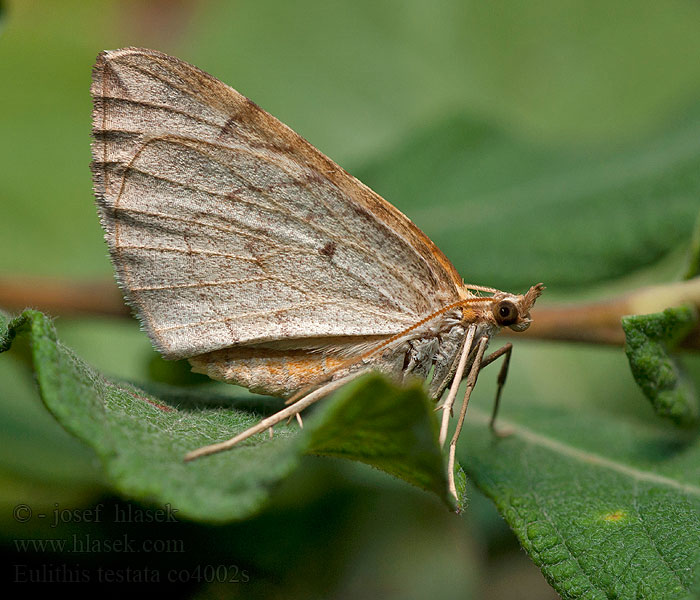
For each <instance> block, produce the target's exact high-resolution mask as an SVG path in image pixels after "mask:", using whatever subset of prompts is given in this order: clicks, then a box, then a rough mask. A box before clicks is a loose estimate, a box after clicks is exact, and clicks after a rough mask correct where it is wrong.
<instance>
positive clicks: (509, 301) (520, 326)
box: [491, 283, 544, 331]
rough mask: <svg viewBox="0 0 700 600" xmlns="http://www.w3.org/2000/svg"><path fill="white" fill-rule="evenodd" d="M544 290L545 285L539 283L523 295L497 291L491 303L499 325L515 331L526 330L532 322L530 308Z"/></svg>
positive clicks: (494, 316) (492, 311)
mask: <svg viewBox="0 0 700 600" xmlns="http://www.w3.org/2000/svg"><path fill="white" fill-rule="evenodd" d="M543 290H544V285H543V284H541V283H538V284H537V285H533V286H532V287H531V288H530V289H529V290H528V291H527V293H525V294H523V295H522V296H521V295H519V294H508V293H507V292H496V293H495V294H494V295H493V302H492V303H491V313H492V314H493V318H494V319H495V320H496V324H497V325H498V326H499V327H510V328H511V329H512V330H513V331H525V330H526V329H527V328H528V327H530V323H532V318H531V317H530V309H531V308H532V305H533V304H534V303H535V300H537V298H539V297H540V294H542V291H543Z"/></svg>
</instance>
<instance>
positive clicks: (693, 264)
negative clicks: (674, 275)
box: [681, 213, 700, 279]
mask: <svg viewBox="0 0 700 600" xmlns="http://www.w3.org/2000/svg"><path fill="white" fill-rule="evenodd" d="M698 276H700V213H698V216H697V218H696V219H695V229H694V230H693V236H692V238H691V240H690V245H689V246H688V257H687V259H686V264H685V267H684V269H683V273H682V276H681V278H682V279H693V278H694V277H698Z"/></svg>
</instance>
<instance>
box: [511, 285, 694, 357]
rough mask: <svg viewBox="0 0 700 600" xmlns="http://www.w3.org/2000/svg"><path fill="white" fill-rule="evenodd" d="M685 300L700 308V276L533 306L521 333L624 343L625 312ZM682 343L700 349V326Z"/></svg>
mask: <svg viewBox="0 0 700 600" xmlns="http://www.w3.org/2000/svg"><path fill="white" fill-rule="evenodd" d="M683 304H691V305H694V306H695V307H696V308H697V309H698V310H700V278H695V279H690V280H688V281H679V282H674V283H668V284H664V285H658V286H650V287H644V288H639V289H637V290H634V291H632V292H628V293H626V294H624V295H621V296H616V297H613V298H609V299H605V300H600V301H597V302H581V303H574V304H559V305H556V304H555V305H549V306H547V305H546V304H545V305H544V306H539V307H536V308H535V309H533V311H532V318H533V323H532V325H531V326H530V328H529V329H528V330H527V331H525V332H524V333H521V334H518V336H527V337H529V338H533V339H543V340H561V341H567V342H588V343H594V344H609V345H614V346H622V345H623V344H624V343H625V333H624V331H623V330H622V325H621V324H620V319H621V318H622V317H623V316H625V315H640V314H649V313H655V312H661V311H663V310H665V309H667V308H669V307H673V306H681V305H683ZM681 347H683V348H686V349H689V350H700V327H697V326H696V327H695V329H693V331H691V333H690V334H689V335H688V336H687V337H686V338H685V340H683V342H682V343H681Z"/></svg>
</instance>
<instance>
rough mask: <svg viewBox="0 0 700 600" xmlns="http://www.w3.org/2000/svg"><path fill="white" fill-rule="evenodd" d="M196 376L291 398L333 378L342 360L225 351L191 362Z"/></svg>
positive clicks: (280, 352) (316, 355)
mask: <svg viewBox="0 0 700 600" xmlns="http://www.w3.org/2000/svg"><path fill="white" fill-rule="evenodd" d="M189 362H190V364H191V365H192V370H193V371H194V372H195V373H203V374H205V375H208V376H209V377H211V378H212V379H217V380H219V381H224V382H226V383H233V384H236V385H242V386H244V387H247V388H248V389H250V391H251V392H255V393H257V394H268V395H270V396H279V397H281V398H288V397H289V396H292V395H293V394H295V393H296V392H298V391H299V390H301V389H303V388H305V387H308V386H310V385H313V384H315V383H318V382H319V381H322V380H324V379H326V378H328V379H331V378H332V377H333V375H334V374H335V370H336V369H337V368H338V367H340V366H341V365H342V364H343V360H342V359H340V358H337V357H333V356H327V355H325V356H324V355H323V354H321V353H320V352H308V351H307V350H273V349H269V348H224V349H223V350H216V351H214V352H209V353H207V354H201V355H199V356H194V357H192V358H190V359H189Z"/></svg>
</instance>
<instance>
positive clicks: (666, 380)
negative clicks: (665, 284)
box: [622, 306, 699, 427]
mask: <svg viewBox="0 0 700 600" xmlns="http://www.w3.org/2000/svg"><path fill="white" fill-rule="evenodd" d="M697 322H698V315H697V311H696V310H695V308H694V307H692V306H683V307H678V308H668V309H666V310H665V311H664V312H662V313H654V314H649V315H629V316H625V317H623V318H622V328H623V329H624V330H625V338H626V346H625V352H626V353H627V359H628V360H629V363H630V369H631V371H632V375H633V376H634V379H635V381H636V382H637V385H638V386H639V387H640V388H641V389H642V392H644V395H645V396H646V397H647V398H648V399H649V400H650V401H651V404H652V406H653V407H654V411H655V412H656V414H658V415H660V416H662V417H667V418H669V419H671V420H672V421H673V422H674V423H677V424H678V425H681V426H685V427H689V426H693V425H696V424H697V423H698V413H699V409H698V400H697V397H696V394H695V389H694V386H693V382H692V381H691V380H690V378H689V377H688V376H687V375H686V374H685V372H684V370H683V367H682V365H681V364H680V362H679V358H678V357H677V356H674V354H673V350H674V349H675V347H676V346H677V345H678V343H679V342H680V341H682V340H683V338H684V337H685V336H686V335H688V333H689V332H690V331H691V330H692V329H693V328H694V327H695V325H696V324H697Z"/></svg>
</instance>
